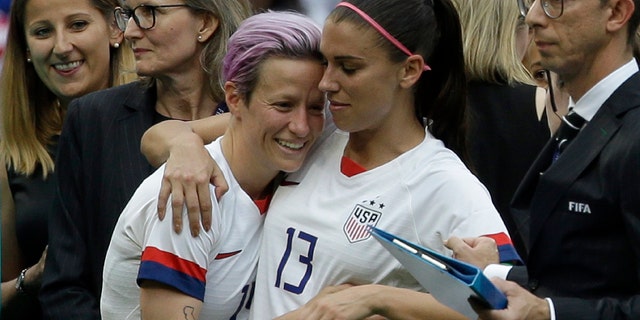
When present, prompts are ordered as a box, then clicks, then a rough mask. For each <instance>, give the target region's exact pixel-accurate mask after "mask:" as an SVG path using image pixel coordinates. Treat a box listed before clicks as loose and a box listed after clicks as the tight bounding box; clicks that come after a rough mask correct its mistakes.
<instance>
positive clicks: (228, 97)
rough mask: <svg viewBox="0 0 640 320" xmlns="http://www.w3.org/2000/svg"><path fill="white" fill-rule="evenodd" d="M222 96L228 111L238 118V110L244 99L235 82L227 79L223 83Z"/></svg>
mask: <svg viewBox="0 0 640 320" xmlns="http://www.w3.org/2000/svg"><path fill="white" fill-rule="evenodd" d="M224 97H225V101H226V102H227V107H228V108H229V112H230V113H231V114H232V115H233V116H235V117H236V118H237V119H240V118H241V116H240V113H241V112H240V111H241V109H242V107H243V106H244V99H243V98H242V97H241V96H240V94H239V93H238V90H237V88H236V84H235V83H233V82H231V81H227V82H225V84H224Z"/></svg>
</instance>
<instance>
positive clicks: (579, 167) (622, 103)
mask: <svg viewBox="0 0 640 320" xmlns="http://www.w3.org/2000/svg"><path fill="white" fill-rule="evenodd" d="M638 85H640V73H635V74H634V75H633V76H631V78H629V79H627V81H625V82H624V83H623V84H622V85H621V86H620V87H619V88H618V89H616V91H615V92H614V93H613V94H612V95H611V97H609V99H607V101H605V103H604V104H603V105H602V106H601V107H600V108H599V110H598V112H596V114H595V116H594V117H593V119H591V121H590V122H589V123H588V124H587V126H585V127H584V128H583V129H582V131H580V133H579V134H578V136H576V138H575V139H574V141H573V142H572V143H571V144H570V145H569V146H568V147H567V149H566V150H565V151H564V153H563V155H562V156H561V157H560V158H559V159H558V160H557V161H556V163H554V164H553V166H551V167H549V168H548V169H547V170H546V171H544V170H545V168H547V166H548V164H549V159H550V158H551V153H552V152H553V150H554V149H555V145H554V144H553V143H547V145H546V146H545V147H544V148H543V150H542V152H541V154H540V156H539V157H538V158H537V159H536V161H535V162H534V164H533V165H532V167H531V169H530V170H529V172H527V174H526V175H525V178H524V179H523V181H522V183H521V184H520V186H519V187H518V189H517V190H516V193H515V194H514V197H513V201H512V203H511V211H512V214H513V216H514V220H515V221H516V223H517V225H518V229H519V231H520V232H521V234H522V235H523V237H524V240H525V243H526V245H527V248H528V250H530V249H531V247H532V246H533V245H534V244H535V241H536V240H537V238H538V236H539V235H540V231H541V229H542V226H543V224H544V223H545V221H546V220H547V218H548V217H549V216H550V215H551V213H552V212H553V210H554V209H556V208H558V206H562V205H563V204H562V203H558V201H559V200H560V199H561V198H562V197H563V196H564V195H565V194H566V193H567V191H568V189H569V188H570V187H571V186H572V185H573V183H574V182H575V181H576V180H577V179H578V178H579V177H580V174H581V173H582V172H584V171H585V170H587V167H588V166H589V164H590V163H592V162H594V161H597V156H598V155H599V154H600V153H601V152H602V149H603V148H605V146H606V145H607V143H608V142H609V141H610V140H611V138H612V137H613V136H614V135H615V134H616V132H617V131H618V129H619V128H620V125H621V122H620V120H619V119H620V117H621V116H622V115H623V114H624V113H626V112H627V111H629V110H630V109H633V108H636V107H638V106H639V105H640V91H638V90H637V88H638Z"/></svg>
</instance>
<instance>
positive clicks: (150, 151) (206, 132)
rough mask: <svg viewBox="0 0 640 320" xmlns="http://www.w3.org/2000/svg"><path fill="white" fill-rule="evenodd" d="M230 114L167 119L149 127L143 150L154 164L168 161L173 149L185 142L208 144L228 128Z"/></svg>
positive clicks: (143, 139)
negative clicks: (193, 118) (185, 120)
mask: <svg viewBox="0 0 640 320" xmlns="http://www.w3.org/2000/svg"><path fill="white" fill-rule="evenodd" d="M229 117H230V115H229V114H220V115H216V116H212V117H208V118H204V119H200V120H195V121H189V122H184V121H178V120H167V121H163V122H161V123H159V124H156V125H154V126H153V127H151V128H149V130H147V131H146V132H145V133H144V135H143V136H142V141H141V151H142V153H143V154H144V155H145V157H146V158H147V161H149V163H151V164H152V165H153V166H156V167H157V166H160V165H161V164H162V163H164V162H165V161H167V159H168V158H169V154H170V152H171V149H172V148H173V147H175V146H180V145H183V144H185V143H198V144H208V143H210V142H211V141H213V140H215V139H216V138H218V137H220V136H222V135H223V134H224V132H225V130H226V129H227V124H228V122H229Z"/></svg>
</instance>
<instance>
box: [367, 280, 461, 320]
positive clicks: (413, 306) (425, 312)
mask: <svg viewBox="0 0 640 320" xmlns="http://www.w3.org/2000/svg"><path fill="white" fill-rule="evenodd" d="M374 290H377V291H378V294H372V296H371V297H372V299H374V300H373V301H372V303H373V306H375V309H373V311H374V313H376V314H379V315H382V316H384V317H386V318H388V319H401V320H411V319H461V320H462V319H466V318H465V317H464V316H463V315H461V314H459V313H457V312H455V311H453V310H452V309H450V308H448V307H446V306H444V305H442V304H441V303H439V302H438V301H437V300H436V299H435V298H433V296H431V295H430V294H426V293H423V292H418V291H414V290H410V289H403V288H395V287H390V286H379V285H374Z"/></svg>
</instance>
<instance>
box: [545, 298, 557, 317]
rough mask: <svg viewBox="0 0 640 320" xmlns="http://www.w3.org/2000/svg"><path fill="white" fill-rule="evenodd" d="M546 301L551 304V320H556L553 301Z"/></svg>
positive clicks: (548, 299)
mask: <svg viewBox="0 0 640 320" xmlns="http://www.w3.org/2000/svg"><path fill="white" fill-rule="evenodd" d="M544 299H545V300H547V303H549V319H551V320H556V309H555V307H554V306H553V301H551V298H544Z"/></svg>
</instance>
